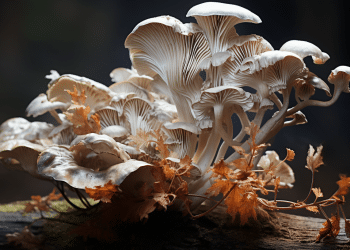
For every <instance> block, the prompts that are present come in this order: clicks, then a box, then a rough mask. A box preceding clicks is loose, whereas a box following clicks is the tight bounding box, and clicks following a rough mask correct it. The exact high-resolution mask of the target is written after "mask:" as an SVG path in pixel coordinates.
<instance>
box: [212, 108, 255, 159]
mask: <svg viewBox="0 0 350 250" xmlns="http://www.w3.org/2000/svg"><path fill="white" fill-rule="evenodd" d="M234 111H235V112H236V114H237V116H238V117H239V120H240V121H241V126H242V128H241V131H240V132H239V133H238V135H237V136H236V137H235V138H234V139H233V142H235V143H237V144H238V145H240V144H241V141H242V140H243V138H244V136H245V135H246V132H245V130H244V129H245V128H246V127H249V123H250V121H249V119H248V116H247V114H246V113H245V112H244V111H243V109H242V107H241V106H237V107H235V109H234ZM224 119H225V120H224V121H225V123H226V125H227V126H228V127H227V129H228V132H229V133H230V132H231V131H232V133H230V135H231V137H232V136H233V128H232V120H231V117H229V116H225V118H224ZM232 145H235V144H232ZM232 145H231V144H230V143H228V142H227V141H224V143H223V144H222V145H221V147H220V149H219V151H218V154H217V156H216V159H215V161H214V162H217V161H218V160H220V159H221V158H223V157H224V156H225V153H226V151H227V149H228V147H229V146H232Z"/></svg>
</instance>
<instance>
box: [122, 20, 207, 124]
mask: <svg viewBox="0 0 350 250" xmlns="http://www.w3.org/2000/svg"><path fill="white" fill-rule="evenodd" d="M125 47H126V48H128V49H129V50H130V54H131V57H132V60H133V65H134V67H135V68H136V69H137V71H138V73H139V74H142V75H148V76H150V77H154V76H155V75H157V74H159V76H160V77H161V78H162V79H163V81H164V82H166V84H167V85H168V86H169V89H170V91H171V95H172V99H173V101H174V103H175V105H176V107H177V110H178V113H179V118H180V120H181V121H184V122H193V121H194V119H193V115H192V112H191V108H190V104H191V100H193V99H195V98H196V96H198V95H199V93H200V89H201V87H202V81H201V79H200V77H199V75H198V73H199V71H200V69H201V67H202V66H201V65H202V63H203V62H204V61H205V60H206V59H207V58H209V56H210V51H209V47H208V44H207V42H206V40H205V38H204V35H203V33H202V32H201V29H200V28H199V27H198V25H196V24H193V23H191V24H183V23H181V22H180V21H179V20H177V19H176V18H173V17H170V16H160V17H155V18H150V19H147V20H145V21H143V22H141V23H139V24H138V25H137V26H136V27H135V28H134V30H133V31H132V33H131V34H130V35H129V36H128V37H127V39H126V40H125ZM169 58H171V60H169Z"/></svg>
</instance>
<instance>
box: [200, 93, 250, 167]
mask: <svg viewBox="0 0 350 250" xmlns="http://www.w3.org/2000/svg"><path fill="white" fill-rule="evenodd" d="M234 105H238V106H241V107H242V108H243V110H249V109H251V108H252V106H253V100H252V97H251V94H250V93H247V92H245V91H244V90H243V89H240V88H237V87H233V86H220V87H216V88H210V89H207V90H205V91H203V92H202V95H201V99H200V101H199V102H196V103H194V104H193V109H194V110H195V112H196V114H197V118H198V119H201V118H202V117H205V116H206V115H210V116H211V117H212V119H214V123H213V129H212V132H211V134H210V136H209V138H208V141H207V142H206V146H205V148H204V150H203V151H202V153H201V154H200V156H199V158H198V161H197V162H196V163H197V164H198V166H199V168H200V169H201V170H202V171H203V172H205V171H206V168H207V167H208V166H210V164H211V161H212V160H213V157H214V155H215V153H216V148H217V146H218V145H219V143H220V138H223V139H224V141H225V142H227V143H228V144H229V145H237V144H236V143H237V142H235V141H233V139H232V137H230V136H229V135H228V134H227V132H226V131H225V129H224V128H223V126H222V125H223V119H224V117H226V116H227V117H230V118H231V116H232V113H233V112H234V110H235V109H234V108H233V109H232V106H234ZM240 114H241V113H240ZM243 120H246V119H244V118H243ZM226 122H232V121H231V120H230V119H227V120H226ZM243 128H244V126H243Z"/></svg>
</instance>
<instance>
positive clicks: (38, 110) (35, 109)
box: [26, 94, 70, 123]
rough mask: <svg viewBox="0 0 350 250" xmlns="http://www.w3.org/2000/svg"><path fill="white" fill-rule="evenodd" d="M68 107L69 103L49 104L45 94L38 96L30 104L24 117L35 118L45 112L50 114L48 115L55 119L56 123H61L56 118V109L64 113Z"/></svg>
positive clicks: (58, 118) (57, 117)
mask: <svg viewBox="0 0 350 250" xmlns="http://www.w3.org/2000/svg"><path fill="white" fill-rule="evenodd" d="M69 106H70V103H65V102H49V101H48V100H47V96H46V95H45V94H40V95H38V97H36V98H35V99H34V100H33V101H31V102H30V104H29V105H28V107H27V109H26V115H27V117H29V116H33V117H37V116H39V115H43V114H45V113H46V112H50V114H51V115H52V116H53V117H54V118H55V119H56V121H57V122H58V123H62V120H61V119H60V117H59V116H58V114H57V112H56V109H60V110H62V111H64V110H67V109H68V108H69Z"/></svg>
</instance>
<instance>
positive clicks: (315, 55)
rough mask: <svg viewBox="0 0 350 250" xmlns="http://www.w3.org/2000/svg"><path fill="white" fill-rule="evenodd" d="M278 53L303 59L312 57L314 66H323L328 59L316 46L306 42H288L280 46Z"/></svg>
mask: <svg viewBox="0 0 350 250" xmlns="http://www.w3.org/2000/svg"><path fill="white" fill-rule="evenodd" d="M280 51H288V52H293V53H294V54H297V55H298V56H300V57H301V58H303V59H304V58H305V57H307V56H312V59H313V60H314V63H315V64H324V63H325V62H326V61H327V60H328V59H329V55H328V54H327V53H325V52H322V51H321V50H320V49H319V48H318V47H317V46H316V45H314V44H312V43H310V42H306V41H299V40H291V41H288V42H286V43H285V44H283V45H282V47H281V48H280Z"/></svg>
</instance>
